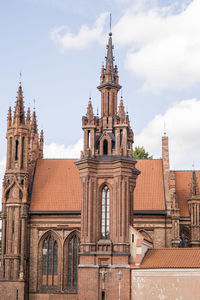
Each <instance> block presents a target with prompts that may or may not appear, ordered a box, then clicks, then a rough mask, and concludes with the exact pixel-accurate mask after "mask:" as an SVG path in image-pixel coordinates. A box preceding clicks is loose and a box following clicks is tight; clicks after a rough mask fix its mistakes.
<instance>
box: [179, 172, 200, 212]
mask: <svg viewBox="0 0 200 300" xmlns="http://www.w3.org/2000/svg"><path fill="white" fill-rule="evenodd" d="M174 172H175V182H176V196H177V200H178V206H179V208H180V215H181V217H189V209H188V203H187V200H188V198H189V196H190V184H191V182H192V171H174ZM196 176H197V182H198V184H199V187H200V171H196Z"/></svg>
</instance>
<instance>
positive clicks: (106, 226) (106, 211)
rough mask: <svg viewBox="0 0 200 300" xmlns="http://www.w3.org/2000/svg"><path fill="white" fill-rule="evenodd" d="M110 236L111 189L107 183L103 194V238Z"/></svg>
mask: <svg viewBox="0 0 200 300" xmlns="http://www.w3.org/2000/svg"><path fill="white" fill-rule="evenodd" d="M109 237H110V191H109V188H108V186H107V185H105V186H104V188H103V190H102V194H101V238H102V239H109Z"/></svg>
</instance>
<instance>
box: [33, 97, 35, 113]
mask: <svg viewBox="0 0 200 300" xmlns="http://www.w3.org/2000/svg"><path fill="white" fill-rule="evenodd" d="M33 110H35V98H34V99H33Z"/></svg>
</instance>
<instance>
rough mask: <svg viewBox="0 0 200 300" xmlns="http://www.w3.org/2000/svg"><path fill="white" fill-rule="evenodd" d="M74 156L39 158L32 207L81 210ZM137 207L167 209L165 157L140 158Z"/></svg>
mask: <svg viewBox="0 0 200 300" xmlns="http://www.w3.org/2000/svg"><path fill="white" fill-rule="evenodd" d="M75 161H76V160H75V159H40V160H38V162H37V166H36V172H35V177H34V183H33V191H32V197H31V206H30V211H80V210H81V180H80V177H79V173H78V169H77V167H76V166H75V164H74V162H75ZM137 169H139V170H140V171H141V174H140V175H139V176H138V179H137V184H136V189H135V195H134V209H135V210H164V209H165V203H164V189H163V175H162V160H139V161H138V163H137Z"/></svg>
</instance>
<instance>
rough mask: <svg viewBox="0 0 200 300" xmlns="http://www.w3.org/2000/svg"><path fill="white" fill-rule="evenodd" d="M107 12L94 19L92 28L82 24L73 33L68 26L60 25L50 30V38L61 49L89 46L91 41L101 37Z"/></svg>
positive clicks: (80, 48) (98, 39) (79, 48)
mask: <svg viewBox="0 0 200 300" xmlns="http://www.w3.org/2000/svg"><path fill="white" fill-rule="evenodd" d="M107 16H108V13H107V12H105V13H102V14H100V16H99V17H98V19H97V20H96V22H95V24H94V26H93V28H89V27H88V25H82V26H81V28H80V30H79V33H78V34H77V35H75V34H73V33H72V32H71V30H70V28H69V27H67V26H61V27H58V28H55V29H54V30H52V31H51V39H52V40H53V41H54V42H55V43H57V44H58V45H59V46H60V47H61V51H62V52H64V51H65V50H66V49H78V50H82V49H84V48H87V47H89V46H90V45H91V44H92V43H93V42H95V41H100V40H101V39H102V32H103V29H104V24H105V20H106V17H107Z"/></svg>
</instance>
